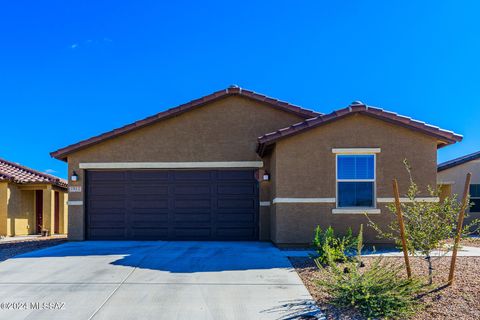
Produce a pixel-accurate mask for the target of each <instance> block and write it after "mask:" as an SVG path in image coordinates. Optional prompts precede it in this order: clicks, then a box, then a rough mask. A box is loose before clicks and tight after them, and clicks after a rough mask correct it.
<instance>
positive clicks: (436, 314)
mask: <svg viewBox="0 0 480 320" xmlns="http://www.w3.org/2000/svg"><path fill="white" fill-rule="evenodd" d="M374 259H375V258H366V257H364V258H362V261H363V262H364V263H365V265H366V266H367V267H368V265H370V264H371V263H372V261H373V260H374ZM384 259H390V260H389V261H392V260H393V261H395V263H399V264H403V258H400V257H388V258H384ZM290 261H291V262H292V264H293V266H294V267H295V269H296V271H297V273H298V274H299V276H300V278H302V281H303V282H304V283H305V285H306V287H307V288H308V290H309V291H310V294H311V295H312V297H313V298H314V299H315V300H316V301H317V304H318V306H319V307H320V308H321V309H322V310H323V311H324V312H325V313H326V315H327V319H341V320H351V319H363V318H362V317H361V316H360V315H359V313H358V312H355V311H354V310H346V309H339V308H336V307H335V306H333V305H331V304H330V302H329V296H328V294H327V293H326V292H325V291H323V290H322V288H321V287H319V286H318V285H316V283H315V282H316V281H317V280H320V279H322V277H325V273H324V272H321V271H320V270H319V269H318V268H317V267H316V265H315V263H314V262H313V260H312V259H310V258H304V257H295V258H290ZM411 265H412V271H413V273H414V274H415V275H417V276H425V277H426V276H427V264H426V261H425V260H424V259H423V258H419V257H415V258H411ZM449 267H450V257H440V258H435V260H434V268H435V270H434V272H435V273H434V285H435V287H434V290H431V291H430V292H429V293H427V294H426V295H425V296H424V297H422V298H421V301H422V302H423V308H422V310H420V311H419V312H417V314H416V315H415V316H413V317H412V318H411V319H414V320H430V319H465V320H467V319H480V257H459V258H458V260H457V267H456V269H455V270H456V272H455V283H454V285H453V286H451V287H443V284H445V282H446V281H447V279H448V272H449Z"/></svg>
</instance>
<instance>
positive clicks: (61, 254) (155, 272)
mask: <svg viewBox="0 0 480 320" xmlns="http://www.w3.org/2000/svg"><path fill="white" fill-rule="evenodd" d="M0 303H1V304H0V319H9V320H13V319H49V320H50V319H169V320H170V319H222V320H223V319H242V320H244V319H310V317H309V316H311V315H317V316H318V318H320V316H319V315H320V312H319V311H318V309H317V307H316V306H315V304H314V303H313V301H312V298H311V296H310V294H309V293H308V291H307V289H306V288H305V286H304V285H303V283H302V281H301V280H300V278H299V277H298V275H297V273H296V272H295V270H294V269H293V268H292V266H291V264H290V262H289V261H288V259H287V258H286V257H285V255H284V254H283V253H282V252H281V251H280V250H278V249H277V248H275V247H274V246H273V245H271V244H269V243H260V242H164V241H151V242H133V241H132V242H130V241H122V242H113V241H112V242H110V241H99V242H95V241H91V242H72V243H66V244H62V245H59V246H55V247H51V248H47V249H43V250H38V251H35V252H31V253H28V254H24V255H20V256H17V257H15V258H12V259H9V260H6V261H4V262H2V263H0ZM312 318H314V319H315V318H316V317H312Z"/></svg>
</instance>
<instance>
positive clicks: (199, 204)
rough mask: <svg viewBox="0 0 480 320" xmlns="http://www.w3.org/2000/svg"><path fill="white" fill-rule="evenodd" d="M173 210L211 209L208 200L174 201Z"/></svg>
mask: <svg viewBox="0 0 480 320" xmlns="http://www.w3.org/2000/svg"><path fill="white" fill-rule="evenodd" d="M174 204H175V208H179V209H190V208H191V209H198V208H200V209H205V208H211V206H212V201H211V200H210V199H176V200H175V202H174Z"/></svg>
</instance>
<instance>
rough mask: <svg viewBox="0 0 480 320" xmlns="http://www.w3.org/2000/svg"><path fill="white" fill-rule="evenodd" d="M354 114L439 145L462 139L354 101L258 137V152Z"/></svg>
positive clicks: (451, 133)
mask: <svg viewBox="0 0 480 320" xmlns="http://www.w3.org/2000/svg"><path fill="white" fill-rule="evenodd" d="M353 114H365V115H368V116H371V117H374V118H377V119H380V120H383V121H387V122H390V123H393V124H396V125H400V126H402V127H405V128H408V129H411V130H415V131H418V132H421V133H424V134H427V135H430V136H433V137H435V138H437V139H438V140H439V142H438V144H437V147H438V148H441V147H443V146H446V145H449V144H452V143H455V142H459V141H461V140H462V138H463V137H462V136H461V135H458V134H456V133H454V132H452V131H447V130H443V129H440V128H439V127H435V126H432V125H429V124H426V123H425V122H421V121H418V120H414V119H412V118H409V117H405V116H402V115H399V114H397V113H394V112H390V111H385V110H383V109H379V108H375V107H371V106H367V105H365V104H363V103H360V102H355V103H352V104H351V105H350V106H348V107H346V108H343V109H340V110H337V111H334V112H332V113H329V114H326V115H320V116H317V117H315V118H311V119H307V120H305V121H303V122H300V123H296V124H294V125H292V126H290V127H287V128H283V129H279V130H277V131H275V132H271V133H267V134H265V135H263V136H261V137H259V138H258V146H257V152H258V154H259V155H260V156H262V155H263V153H264V152H265V149H266V147H267V146H269V145H271V144H273V143H275V141H277V140H279V139H283V138H286V137H290V136H292V135H295V134H299V133H302V132H304V131H306V130H310V129H312V128H316V127H319V126H321V125H324V124H327V123H330V122H333V121H336V120H339V119H342V118H344V117H346V116H350V115H353Z"/></svg>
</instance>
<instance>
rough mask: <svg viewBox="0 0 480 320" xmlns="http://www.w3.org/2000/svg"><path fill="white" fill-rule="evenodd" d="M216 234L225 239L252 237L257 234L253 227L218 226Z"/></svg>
mask: <svg viewBox="0 0 480 320" xmlns="http://www.w3.org/2000/svg"><path fill="white" fill-rule="evenodd" d="M216 236H217V237H219V238H221V239H223V240H239V239H245V238H252V237H254V236H255V230H253V229H252V228H238V227H235V228H217V232H216Z"/></svg>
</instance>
